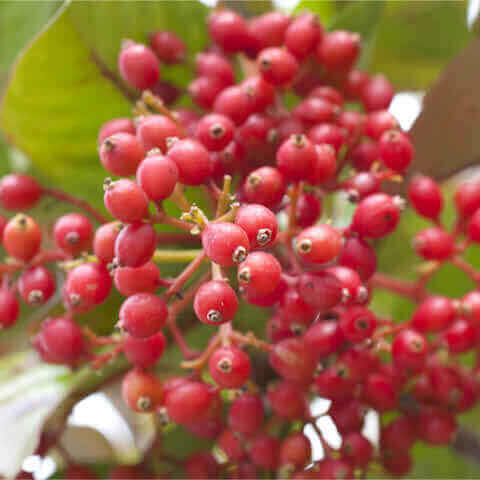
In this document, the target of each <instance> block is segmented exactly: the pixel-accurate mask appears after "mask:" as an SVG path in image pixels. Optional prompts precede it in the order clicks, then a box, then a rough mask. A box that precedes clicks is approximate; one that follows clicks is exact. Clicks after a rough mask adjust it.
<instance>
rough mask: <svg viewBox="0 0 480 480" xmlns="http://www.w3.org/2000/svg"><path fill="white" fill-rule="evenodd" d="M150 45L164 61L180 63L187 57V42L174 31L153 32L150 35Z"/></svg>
mask: <svg viewBox="0 0 480 480" xmlns="http://www.w3.org/2000/svg"><path fill="white" fill-rule="evenodd" d="M150 46H151V47H152V50H153V51H154V52H155V53H156V55H157V57H158V58H159V59H160V60H161V61H162V62H163V63H167V64H172V63H180V62H182V61H183V59H184V58H185V44H184V43H183V41H182V40H181V39H180V38H179V37H178V36H177V35H176V34H175V33H173V32H168V31H159V32H153V33H152V34H151V35H150Z"/></svg>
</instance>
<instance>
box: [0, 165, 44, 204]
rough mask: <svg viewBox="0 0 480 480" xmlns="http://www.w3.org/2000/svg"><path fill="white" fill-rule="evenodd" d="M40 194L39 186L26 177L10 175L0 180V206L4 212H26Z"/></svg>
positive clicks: (15, 174) (18, 174) (17, 174)
mask: <svg viewBox="0 0 480 480" xmlns="http://www.w3.org/2000/svg"><path fill="white" fill-rule="evenodd" d="M41 194H42V189H41V187H40V185H39V184H38V183H37V182H36V180H34V179H33V178H32V177H30V176H28V175H22V174H20V173H11V174H10V175H5V176H4V177H2V178H1V179H0V206H1V207H2V208H4V209H5V210H28V209H29V208H32V207H33V206H34V205H35V204H36V203H37V201H38V199H39V198H40V195H41Z"/></svg>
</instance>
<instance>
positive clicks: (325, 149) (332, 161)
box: [309, 143, 337, 185]
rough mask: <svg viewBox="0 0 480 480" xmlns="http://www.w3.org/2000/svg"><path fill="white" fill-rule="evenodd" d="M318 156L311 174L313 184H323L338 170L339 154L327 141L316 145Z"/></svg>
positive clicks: (310, 180) (310, 179)
mask: <svg viewBox="0 0 480 480" xmlns="http://www.w3.org/2000/svg"><path fill="white" fill-rule="evenodd" d="M315 151H316V152H317V156H316V158H315V160H314V162H313V169H312V171H311V173H310V176H309V182H310V183H311V184H312V185H321V184H322V183H326V182H328V181H329V180H331V179H332V178H333V175H334V174H335V172H336V170H337V155H336V152H335V149H334V148H333V147H332V146H331V145H328V144H327V143H321V144H319V145H315Z"/></svg>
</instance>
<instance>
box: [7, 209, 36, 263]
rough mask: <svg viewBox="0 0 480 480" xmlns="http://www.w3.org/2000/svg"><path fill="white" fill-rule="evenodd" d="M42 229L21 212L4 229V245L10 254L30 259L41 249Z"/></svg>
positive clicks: (18, 257) (26, 259)
mask: <svg viewBox="0 0 480 480" xmlns="http://www.w3.org/2000/svg"><path fill="white" fill-rule="evenodd" d="M41 242H42V231H41V230H40V227H39V226H38V224H37V223H36V222H35V220H33V219H32V218H30V217H27V215H24V214H23V213H19V214H18V215H16V216H15V217H13V218H12V219H10V221H9V222H8V223H7V225H6V227H5V229H4V231H3V247H4V248H5V251H6V252H7V253H8V255H10V256H12V257H14V258H16V259H18V260H22V261H24V262H28V261H30V260H31V259H32V258H33V257H34V256H35V255H36V254H37V253H38V252H39V250H40V244H41Z"/></svg>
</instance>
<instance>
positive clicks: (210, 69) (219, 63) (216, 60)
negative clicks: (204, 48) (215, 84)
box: [195, 52, 235, 86]
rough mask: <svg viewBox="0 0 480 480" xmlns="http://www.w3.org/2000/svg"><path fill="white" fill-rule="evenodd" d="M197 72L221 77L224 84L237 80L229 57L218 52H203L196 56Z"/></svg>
mask: <svg viewBox="0 0 480 480" xmlns="http://www.w3.org/2000/svg"><path fill="white" fill-rule="evenodd" d="M195 73H196V74H197V76H198V77H201V76H205V77H211V78H213V79H219V80H221V82H222V83H223V85H224V86H230V85H232V84H233V82H234V80H235V73H234V71H233V68H232V66H231V64H230V62H229V61H228V59H227V58H226V57H225V56H223V55H220V54H219V53H217V52H202V53H198V54H197V55H196V56H195Z"/></svg>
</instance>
